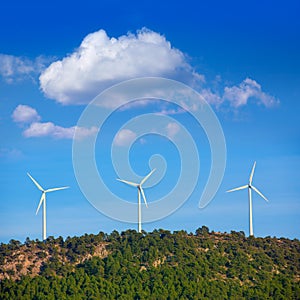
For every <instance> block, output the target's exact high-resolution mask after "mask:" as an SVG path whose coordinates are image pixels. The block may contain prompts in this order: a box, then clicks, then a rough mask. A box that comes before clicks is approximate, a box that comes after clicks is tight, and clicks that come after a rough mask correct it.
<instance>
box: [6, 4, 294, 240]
mask: <svg viewBox="0 0 300 300" xmlns="http://www.w3.org/2000/svg"><path fill="white" fill-rule="evenodd" d="M198 2H199V1H190V2H188V3H185V4H183V3H180V2H178V3H177V2H171V1H163V3H161V1H151V2H148V1H147V2H146V1H131V2H129V3H126V4H124V2H123V1H101V3H100V2H99V1H86V2H84V4H74V3H69V2H63V3H61V2H58V1H57V2H56V1H52V2H51V3H50V2H49V4H48V3H47V4H45V3H41V2H40V1H39V2H38V1H36V2H35V1H31V2H30V3H28V2H26V3H25V2H23V1H10V2H9V3H8V2H7V3H5V2H4V3H2V4H1V9H0V37H1V43H0V134H1V142H0V164H1V165H0V173H1V174H0V188H1V194H0V196H1V197H0V241H1V242H8V241H9V240H10V239H19V240H21V241H24V240H25V238H26V237H27V236H29V237H30V238H32V239H35V238H39V239H40V238H41V212H39V214H38V215H37V216H36V215H35V210H36V208H37V205H38V201H39V198H40V193H39V191H38V190H37V189H36V188H35V186H34V185H33V183H32V182H31V181H30V179H29V178H28V176H27V175H26V172H30V173H31V175H32V176H33V177H34V178H35V179H37V180H38V182H39V183H40V184H41V185H42V186H43V187H45V188H51V187H56V186H61V185H68V186H70V189H68V190H65V191H60V192H55V193H53V194H49V196H48V198H47V217H48V224H47V231H48V235H54V236H59V235H62V236H64V237H67V236H73V235H82V234H84V233H98V232H99V231H104V232H111V231H112V230H114V229H117V230H119V231H122V230H126V229H128V228H136V224H131V223H126V222H120V221H117V220H114V219H111V218H109V217H107V216H105V215H104V214H102V213H100V212H99V211H98V210H96V209H95V208H94V207H93V206H92V205H91V204H90V202H89V201H88V200H87V199H86V197H85V196H84V195H83V193H82V191H81V190H80V187H79V185H78V183H77V181H76V178H75V174H74V170H73V164H72V137H73V133H74V130H75V126H76V124H77V122H78V120H79V118H80V116H81V114H82V112H83V111H84V109H85V107H86V106H87V105H88V104H89V102H90V101H91V99H93V97H95V96H96V95H97V94H98V93H100V92H101V91H103V90H104V89H105V88H109V87H110V86H112V85H114V84H117V83H120V82H122V81H124V80H128V79H133V78H138V77H145V76H157V77H164V78H170V79H174V80H178V81H180V82H183V83H184V84H186V85H188V86H190V87H191V88H193V89H194V90H196V91H197V92H199V94H200V95H202V96H203V97H204V98H205V99H206V100H207V102H208V103H209V105H210V106H211V108H212V109H213V111H214V112H215V114H216V116H217V118H218V119H219V122H220V124H221V127H222V129H223V132H224V137H225V140H226V147H227V153H226V155H227V162H226V170H225V174H224V177H223V180H222V183H221V185H220V188H219V189H218V191H217V192H216V195H215V197H214V199H213V200H212V201H211V202H210V204H209V205H208V206H206V207H205V208H204V209H199V208H198V202H199V199H200V196H201V193H202V191H203V189H204V186H205V183H206V180H207V178H208V174H209V170H210V163H211V155H210V149H209V143H208V140H207V137H206V136H205V134H204V132H203V130H202V128H200V127H199V126H197V124H196V123H195V122H194V120H193V119H192V118H191V116H190V115H189V114H188V111H191V112H197V111H198V110H199V107H197V105H196V106H195V107H193V106H191V105H190V103H183V105H184V106H185V109H186V110H185V112H184V111H182V110H181V108H178V107H176V106H174V105H170V104H166V103H165V102H163V101H156V102H154V103H150V102H149V101H148V102H142V103H140V104H139V105H131V106H128V107H120V108H119V109H118V110H117V112H115V115H112V116H111V118H110V119H108V120H107V123H106V124H105V126H104V127H103V128H102V129H103V130H100V133H99V135H100V136H99V139H98V140H97V144H96V161H97V166H98V168H99V172H100V173H101V176H103V180H104V182H105V183H106V184H107V186H108V187H109V189H110V190H113V193H114V194H116V195H117V196H118V197H120V198H124V199H125V200H127V201H131V202H132V203H134V202H135V201H136V191H135V190H134V189H131V188H130V187H127V186H125V185H122V184H120V183H118V182H117V181H116V180H115V178H116V177H117V174H116V173H115V171H114V169H113V165H112V163H111V157H110V151H111V145H112V144H113V145H114V147H115V149H117V152H118V153H119V152H120V153H121V152H122V151H123V150H124V149H125V148H126V147H128V145H130V143H131V142H133V141H134V139H135V137H136V135H137V133H136V132H134V130H127V131H126V130H124V128H123V129H122V128H121V126H123V125H124V124H125V123H126V122H128V121H129V120H130V119H132V118H133V117H137V116H140V115H142V114H147V113H156V114H161V115H163V116H169V117H171V118H173V119H174V120H173V121H170V122H169V124H168V125H167V126H166V127H164V128H163V129H161V130H160V129H159V128H154V127H153V130H156V131H160V133H163V134H164V135H165V137H161V136H158V135H157V134H156V135H155V134H149V135H147V136H145V137H143V138H141V139H138V140H137V141H135V142H134V144H133V146H132V148H131V152H130V155H129V159H130V163H131V167H132V168H133V170H134V171H135V172H136V173H137V174H138V175H140V176H144V175H146V174H147V173H148V172H150V168H149V165H148V160H149V158H150V157H151V155H153V154H156V153H159V154H161V155H162V156H164V158H165V161H166V163H167V168H166V172H165V175H164V177H162V175H163V174H162V173H161V172H162V171H161V170H159V168H158V170H157V173H156V174H155V173H154V174H153V180H158V178H160V176H161V178H160V179H161V181H160V182H159V183H158V184H156V185H155V186H153V187H152V188H149V189H145V192H146V195H147V198H148V201H149V207H150V206H151V201H154V200H153V199H155V200H157V199H159V198H161V197H163V196H164V195H165V194H166V193H167V192H169V191H170V190H171V189H172V187H173V186H174V185H176V180H177V176H178V175H179V173H180V162H179V161H180V159H179V154H178V150H176V145H174V144H172V143H171V142H170V140H169V139H170V138H174V141H175V142H176V139H177V138H178V139H177V141H178V142H179V143H180V139H179V136H180V132H181V131H180V130H181V129H178V126H177V125H176V124H177V123H176V121H177V122H179V123H180V124H183V125H184V126H185V127H186V128H187V130H188V131H189V132H190V133H191V135H192V136H193V138H194V139H195V141H196V145H197V148H198V151H199V157H200V163H201V169H200V170H201V172H200V175H199V180H198V182H197V185H196V187H195V190H194V192H193V193H192V195H191V197H190V198H189V199H188V200H187V201H186V202H185V203H184V204H183V206H182V207H181V208H179V209H178V210H176V211H175V212H174V213H173V214H171V215H169V216H167V217H165V218H163V219H161V220H158V221H155V222H150V223H146V224H144V225H143V228H144V229H145V230H147V231H148V230H149V231H150V230H153V229H154V228H164V229H170V230H179V229H185V230H187V231H192V232H194V231H195V229H197V228H198V227H201V226H202V225H206V226H208V227H209V228H210V229H211V230H214V231H222V232H224V231H226V232H230V231H231V230H236V231H240V230H243V231H244V232H245V233H246V234H248V200H247V192H246V191H240V192H236V193H230V194H227V193H225V191H226V190H228V189H230V188H233V187H236V186H239V185H243V184H246V183H247V180H248V177H249V173H250V171H251V167H252V165H253V162H254V161H257V167H256V171H255V175H254V179H253V183H254V185H255V186H257V187H258V188H259V189H260V190H261V191H262V192H263V193H264V194H265V195H266V196H267V197H268V199H269V200H270V201H269V203H266V202H264V201H263V200H262V199H261V198H259V196H257V195H254V198H253V206H254V233H255V235H257V236H277V237H281V236H285V237H289V238H299V237H300V235H299V225H300V221H299V220H300V218H299V217H300V213H299V212H300V203H299V195H300V186H299V182H298V178H299V170H300V153H299V150H300V147H299V146H300V145H299V137H300V136H299V117H298V115H299V108H300V104H299V96H300V71H299V70H300V59H299V53H300V20H299V18H298V12H299V8H300V7H299V6H300V5H299V2H298V1H285V2H284V3H283V2H281V1H272V2H271V1H252V2H251V3H248V2H247V3H242V2H240V1H205V3H198ZM114 101H115V100H114V99H112V100H111V103H106V104H105V103H101V105H100V107H99V108H98V109H99V110H100V111H101V110H103V111H104V110H105V109H107V108H108V107H110V105H113V104H117V102H114ZM119 129H121V132H119V134H118V130H119ZM79 130H82V131H81V134H82V136H83V139H85V138H86V139H89V138H90V137H91V136H92V135H93V134H95V128H93V126H92V125H91V126H90V127H89V128H81V129H80V128H79ZM115 135H117V136H116V137H115ZM100 137H102V138H103V140H101V139H100ZM114 137H115V140H114V142H112V141H113V139H114ZM86 176H87V178H88V174H87V175H86ZM155 176H156V177H155ZM125 179H129V180H130V179H131V178H125ZM133 179H134V178H133ZM186 180H187V179H186ZM101 193H102V191H101V190H99V197H100V198H101ZM179 194H180V193H179Z"/></svg>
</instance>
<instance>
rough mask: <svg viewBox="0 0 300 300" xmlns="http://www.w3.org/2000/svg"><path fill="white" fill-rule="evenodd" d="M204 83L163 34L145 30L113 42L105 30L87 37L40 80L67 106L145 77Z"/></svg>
mask: <svg viewBox="0 0 300 300" xmlns="http://www.w3.org/2000/svg"><path fill="white" fill-rule="evenodd" d="M180 74H181V75H182V74H185V77H186V78H187V77H189V78H190V79H191V80H198V81H204V78H203V75H200V74H197V73H195V72H194V71H193V70H192V67H191V66H190V65H189V64H188V63H187V62H186V58H185V56H184V54H183V53H182V52H181V51H179V50H178V49H175V48H172V47H171V44H170V42H168V41H167V40H166V38H165V37H164V36H162V35H160V34H159V33H156V32H153V31H150V30H148V29H145V28H144V29H142V30H139V31H137V34H135V35H134V34H127V35H124V36H120V37H119V38H110V37H108V36H107V34H106V32H105V31H104V30H99V31H97V32H94V33H91V34H89V35H87V36H86V37H85V38H84V39H83V41H82V43H81V45H80V46H79V48H78V49H76V50H75V51H74V52H73V53H72V54H70V55H69V56H66V57H65V58H63V59H62V60H59V61H56V62H54V63H52V64H51V65H50V66H49V67H48V68H47V69H46V70H44V72H43V73H42V74H41V76H40V86H41V89H42V91H43V92H44V93H45V95H46V96H47V97H49V98H52V99H55V100H56V101H58V102H61V103H63V104H81V103H87V101H90V100H91V99H93V97H94V96H96V95H97V94H98V93H99V92H100V91H101V90H103V89H104V88H105V87H109V86H111V85H112V84H114V83H117V82H120V81H122V80H125V79H130V78H135V77H141V76H166V77H169V78H174V76H175V77H176V75H178V76H181V75H180Z"/></svg>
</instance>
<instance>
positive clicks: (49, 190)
mask: <svg viewBox="0 0 300 300" xmlns="http://www.w3.org/2000/svg"><path fill="white" fill-rule="evenodd" d="M68 188H69V186H63V187H59V188H53V189H48V190H46V191H45V193H49V192H54V191H59V190H64V189H68Z"/></svg>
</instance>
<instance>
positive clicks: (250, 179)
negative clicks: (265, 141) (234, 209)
mask: <svg viewBox="0 0 300 300" xmlns="http://www.w3.org/2000/svg"><path fill="white" fill-rule="evenodd" d="M255 166H256V161H255V162H254V165H253V167H252V171H251V174H250V177H249V183H248V184H246V185H243V186H240V187H237V188H234V189H232V190H229V191H227V193H230V192H234V191H238V190H243V189H247V188H248V197H249V232H250V236H253V223H252V190H254V191H255V192H256V193H257V194H259V195H260V196H261V197H262V198H263V199H264V200H266V201H267V202H268V199H267V198H266V197H265V196H264V195H263V194H262V193H261V192H260V191H259V190H258V189H257V188H256V187H255V186H253V185H252V179H253V174H254V169H255Z"/></svg>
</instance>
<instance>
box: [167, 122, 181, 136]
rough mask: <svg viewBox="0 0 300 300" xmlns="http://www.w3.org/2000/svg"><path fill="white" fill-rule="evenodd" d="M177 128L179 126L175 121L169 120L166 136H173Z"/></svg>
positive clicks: (178, 128) (177, 130)
mask: <svg viewBox="0 0 300 300" xmlns="http://www.w3.org/2000/svg"><path fill="white" fill-rule="evenodd" d="M179 130H180V126H179V125H178V124H177V123H175V122H171V123H169V124H168V125H167V127H166V131H167V136H169V137H171V138H173V137H175V135H176V134H177V133H178V132H179Z"/></svg>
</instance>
